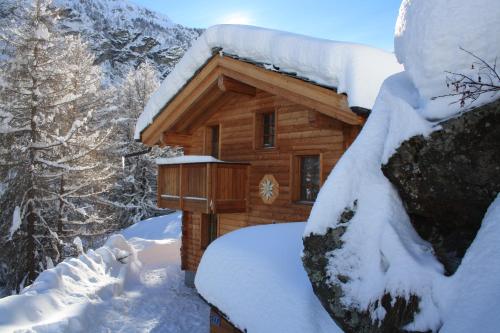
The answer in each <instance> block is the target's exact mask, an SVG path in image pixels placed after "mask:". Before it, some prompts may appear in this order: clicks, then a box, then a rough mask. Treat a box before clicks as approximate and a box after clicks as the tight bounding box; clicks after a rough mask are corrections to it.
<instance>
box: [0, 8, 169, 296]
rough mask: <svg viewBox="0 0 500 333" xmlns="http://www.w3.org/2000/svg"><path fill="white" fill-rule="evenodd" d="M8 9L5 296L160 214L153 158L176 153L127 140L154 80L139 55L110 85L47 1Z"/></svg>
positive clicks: (1, 209)
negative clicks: (116, 233)
mask: <svg viewBox="0 0 500 333" xmlns="http://www.w3.org/2000/svg"><path fill="white" fill-rule="evenodd" d="M12 15H13V16H14V17H15V18H16V20H17V24H15V27H9V28H3V29H0V43H1V44H0V45H1V50H0V52H1V56H0V291H1V290H2V289H4V290H5V291H4V293H5V294H10V293H15V292H19V291H20V290H21V289H22V288H23V286H25V285H28V284H30V283H31V282H32V281H33V280H34V279H35V278H36V276H37V275H38V274H39V273H40V272H41V271H43V270H45V269H46V268H50V267H53V266H54V265H55V264H57V263H58V262H61V261H62V260H64V259H65V258H67V257H71V256H75V255H78V254H79V253H81V252H82V251H84V249H86V248H89V247H91V248H92V247H95V246H97V245H100V243H101V242H102V241H103V239H105V237H106V235H108V234H110V233H112V232H114V231H116V230H118V229H121V228H123V227H125V226H128V225H130V224H132V223H134V222H137V221H139V220H142V219H145V218H148V217H151V216H155V215H158V214H161V213H165V212H162V211H159V210H158V209H157V208H156V202H155V191H156V188H155V187H156V169H155V163H154V160H155V158H156V157H160V156H161V157H164V156H170V155H173V154H177V153H178V152H177V151H174V150H172V149H160V148H155V149H151V148H147V147H145V146H143V145H142V144H140V143H137V142H135V141H134V140H133V129H134V125H135V120H136V118H137V117H138V115H139V114H140V112H142V110H143V108H144V106H145V103H146V101H147V100H148V98H149V96H150V94H151V93H152V92H153V91H154V90H155V89H156V88H157V87H158V85H159V73H158V72H157V69H156V68H155V66H153V65H152V64H151V63H150V62H148V61H144V62H142V63H141V64H139V65H138V66H134V67H131V68H130V71H129V72H128V73H127V74H126V75H125V77H124V78H123V79H122V80H120V81H116V82H115V81H112V82H110V81H109V80H107V79H106V77H105V74H104V73H103V69H102V66H100V65H99V64H97V62H96V55H95V54H94V53H93V52H92V50H91V48H90V47H89V44H88V42H86V41H85V40H84V39H83V38H82V37H81V36H79V34H75V33H73V34H65V33H63V31H61V29H59V28H58V26H57V20H58V17H59V16H60V15H61V13H60V11H59V10H58V8H57V7H55V6H52V4H51V1H47V0H35V1H33V2H32V4H31V6H26V7H23V6H18V7H16V8H15V11H14V12H13V13H12ZM0 294H1V292H0ZM0 296H1V295H0Z"/></svg>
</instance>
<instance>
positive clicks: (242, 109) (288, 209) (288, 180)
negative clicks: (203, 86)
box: [183, 90, 360, 271]
mask: <svg viewBox="0 0 500 333" xmlns="http://www.w3.org/2000/svg"><path fill="white" fill-rule="evenodd" d="M263 110H264V111H266V112H267V111H269V110H275V111H276V124H277V125H276V147H275V148H268V149H263V148H260V147H258V144H256V135H255V133H256V132H255V131H256V130H255V125H256V123H258V118H257V117H258V114H259V113H260V112H262V111H263ZM214 125H219V126H220V159H222V160H225V161H244V162H250V164H251V166H250V172H249V180H248V182H249V194H248V200H249V201H248V205H247V212H246V213H240V214H219V223H218V234H219V235H223V234H225V233H228V232H230V231H233V230H236V229H239V228H242V227H245V226H252V225H259V224H269V223H280V222H293V221H306V220H307V218H308V216H309V213H310V211H311V207H312V206H311V204H304V203H297V202H295V201H294V191H293V189H294V187H295V186H296V185H295V184H294V183H295V182H297V180H294V173H295V172H296V170H295V169H296V166H295V163H294V161H296V158H297V156H299V155H316V154H318V155H320V163H321V170H320V171H321V176H320V177H321V183H323V182H324V180H326V177H327V176H328V174H329V173H330V171H331V169H332V168H333V166H334V165H335V163H336V162H337V161H338V160H339V158H340V156H341V155H342V153H343V152H344V151H345V149H346V148H347V147H348V146H349V145H350V144H351V143H352V141H353V139H354V138H355V136H356V135H357V133H359V130H360V128H359V127H357V126H352V125H347V124H345V123H342V122H340V121H338V120H335V119H333V118H331V117H328V116H325V115H323V114H321V113H319V112H317V111H314V110H312V109H309V108H307V107H304V106H301V105H298V104H296V103H293V102H291V101H288V100H286V99H284V98H281V97H277V96H274V95H271V94H269V93H267V92H263V91H260V90H257V93H256V96H254V97H252V96H245V95H237V96H234V97H232V98H231V99H229V100H228V101H227V102H226V103H225V104H224V105H223V106H222V107H221V108H220V109H219V111H217V112H216V113H214V114H213V115H212V116H211V117H210V118H209V119H208V120H207V121H206V123H205V126H202V127H201V128H199V129H197V130H196V131H194V133H193V135H192V141H191V144H190V147H189V148H188V149H186V151H185V153H186V154H189V155H203V154H207V152H208V149H209V143H208V142H207V140H208V139H207V135H206V131H207V128H208V127H209V126H214ZM266 174H272V175H273V176H274V177H275V178H276V180H277V181H278V183H279V196H278V198H277V199H276V200H275V201H274V202H273V203H272V204H270V205H269V204H265V203H264V202H263V201H262V199H261V198H260V195H259V183H260V181H261V179H262V177H263V176H264V175H266ZM189 215H191V224H192V225H191V226H189V227H187V228H188V230H187V231H188V232H189V233H188V234H187V235H183V246H184V247H186V248H185V253H186V259H187V264H186V267H187V268H188V269H189V270H193V271H195V270H196V267H197V265H198V262H199V259H200V258H201V254H202V250H201V249H200V247H199V243H196V242H197V241H198V240H199V239H200V228H199V226H200V224H199V223H201V215H200V214H189ZM196 247H197V248H198V252H197V251H195V250H194V249H195V248H196Z"/></svg>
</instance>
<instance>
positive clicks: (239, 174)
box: [158, 163, 249, 214]
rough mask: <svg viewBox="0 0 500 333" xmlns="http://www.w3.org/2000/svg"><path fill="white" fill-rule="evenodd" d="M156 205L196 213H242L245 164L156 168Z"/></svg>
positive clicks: (244, 200) (246, 169)
mask: <svg viewBox="0 0 500 333" xmlns="http://www.w3.org/2000/svg"><path fill="white" fill-rule="evenodd" d="M158 169H159V170H158V184H159V186H158V205H159V206H160V207H162V208H171V209H181V210H186V211H190V212H198V213H205V214H210V213H239V212H244V211H246V207H247V201H248V200H247V193H248V169H249V166H248V164H244V163H243V164H242V163H191V164H173V165H160V166H159V168H158Z"/></svg>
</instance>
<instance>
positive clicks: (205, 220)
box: [201, 214, 218, 250]
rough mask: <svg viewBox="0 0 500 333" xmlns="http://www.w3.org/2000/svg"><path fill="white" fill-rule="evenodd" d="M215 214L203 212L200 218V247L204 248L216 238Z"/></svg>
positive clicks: (216, 217) (216, 218) (216, 219)
mask: <svg viewBox="0 0 500 333" xmlns="http://www.w3.org/2000/svg"><path fill="white" fill-rule="evenodd" d="M217 225H218V216H217V214H203V215H202V220H201V248H202V249H203V250H204V249H206V248H207V246H208V245H210V243H212V242H213V241H214V240H215V239H216V238H217Z"/></svg>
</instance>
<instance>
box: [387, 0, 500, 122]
mask: <svg viewBox="0 0 500 333" xmlns="http://www.w3.org/2000/svg"><path fill="white" fill-rule="evenodd" d="M498 36H500V4H499V3H498V0H474V1H467V0H434V1H420V0H404V1H403V3H402V4H401V8H400V12H399V17H398V20H397V23H396V31H395V38H394V49H395V51H396V57H397V58H398V60H399V62H400V63H402V64H403V65H404V68H405V71H406V73H407V74H408V76H409V77H410V79H411V80H412V81H413V84H414V85H415V87H416V88H417V89H418V92H419V94H420V98H421V100H420V102H421V103H422V107H421V108H422V111H423V112H424V114H425V115H426V117H428V118H433V119H436V118H443V117H446V116H449V115H451V114H453V113H454V112H456V109H457V108H456V104H452V105H449V103H450V102H454V101H456V100H457V97H456V96H454V97H450V98H442V99H436V100H434V101H431V98H433V97H436V96H441V95H447V94H449V93H450V92H451V91H450V89H449V88H448V87H447V86H446V73H445V71H449V72H455V73H462V74H465V75H468V76H471V77H477V75H478V66H476V67H475V68H472V63H473V62H476V61H477V59H474V58H473V57H472V56H471V55H470V54H468V53H467V52H464V51H462V50H460V48H463V49H465V50H467V51H469V52H472V53H473V54H475V55H476V56H478V57H480V58H481V59H483V60H485V61H486V62H487V63H489V64H494V63H495V58H497V57H500V43H499V40H498V38H499V37H498ZM484 79H486V78H484ZM498 83H499V82H498V79H497V84H498ZM494 99H495V96H493V95H492V94H484V95H483V96H482V97H481V98H480V99H479V100H478V101H476V103H474V104H473V106H477V105H480V104H483V103H486V102H489V101H492V100H494Z"/></svg>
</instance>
